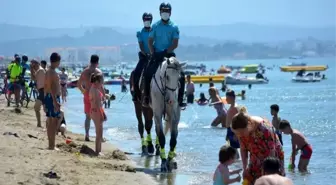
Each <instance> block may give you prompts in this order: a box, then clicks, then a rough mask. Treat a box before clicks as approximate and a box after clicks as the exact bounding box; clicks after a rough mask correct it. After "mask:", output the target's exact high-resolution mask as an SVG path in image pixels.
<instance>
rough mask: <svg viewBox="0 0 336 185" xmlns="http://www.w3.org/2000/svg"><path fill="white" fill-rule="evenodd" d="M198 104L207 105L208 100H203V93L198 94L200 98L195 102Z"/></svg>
mask: <svg viewBox="0 0 336 185" xmlns="http://www.w3.org/2000/svg"><path fill="white" fill-rule="evenodd" d="M197 103H198V104H208V103H209V101H208V99H206V98H205V95H204V93H200V98H199V99H198V100H197Z"/></svg>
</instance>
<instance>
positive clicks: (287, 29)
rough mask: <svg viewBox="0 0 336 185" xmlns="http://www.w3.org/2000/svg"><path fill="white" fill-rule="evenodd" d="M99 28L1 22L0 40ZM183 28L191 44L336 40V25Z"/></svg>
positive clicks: (125, 32) (127, 31) (75, 34)
mask: <svg viewBox="0 0 336 185" xmlns="http://www.w3.org/2000/svg"><path fill="white" fill-rule="evenodd" d="M97 28H98V27H81V28H57V29H48V28H38V27H30V26H20V25H12V24H0V42H4V41H13V40H21V39H35V38H45V37H60V36H64V35H68V36H70V37H81V36H83V35H84V34H85V32H87V31H89V30H93V29H97ZM105 28H106V27H105ZM106 29H110V30H114V31H115V33H116V32H119V33H120V34H123V35H126V36H128V37H130V39H132V40H135V32H136V30H137V29H135V28H134V29H129V28H121V27H110V28H106ZM180 31H181V34H182V35H184V38H186V42H187V43H189V42H191V41H187V40H189V38H188V37H190V39H193V42H198V43H202V44H209V43H214V42H217V41H219V40H238V41H242V42H277V41H284V40H294V39H297V38H307V37H313V38H316V39H319V40H333V41H334V40H336V39H335V32H336V28H335V26H331V27H324V28H302V27H294V26H270V25H256V24H248V23H236V24H225V25H218V26H180ZM117 35H118V34H116V36H117ZM193 37H194V38H193ZM195 37H197V38H195ZM187 38H188V39H187ZM191 43H192V42H191Z"/></svg>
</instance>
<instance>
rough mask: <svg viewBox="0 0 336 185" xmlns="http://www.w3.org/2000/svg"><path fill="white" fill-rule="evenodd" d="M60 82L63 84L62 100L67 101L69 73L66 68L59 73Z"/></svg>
mask: <svg viewBox="0 0 336 185" xmlns="http://www.w3.org/2000/svg"><path fill="white" fill-rule="evenodd" d="M59 77H60V84H61V92H62V101H63V103H64V102H66V96H67V83H68V75H67V74H66V73H65V68H62V72H61V73H60V74H59Z"/></svg>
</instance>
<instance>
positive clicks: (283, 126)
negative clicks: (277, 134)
mask: <svg viewBox="0 0 336 185" xmlns="http://www.w3.org/2000/svg"><path fill="white" fill-rule="evenodd" d="M279 129H280V131H281V132H283V133H284V134H286V135H291V136H292V156H291V164H290V166H291V168H292V169H294V168H295V156H296V154H297V152H298V151H299V150H301V156H300V161H299V165H298V168H299V171H300V172H307V167H308V164H309V160H310V158H311V156H312V154H313V148H312V146H311V145H310V144H309V143H308V141H307V139H306V137H305V136H304V135H303V134H302V133H301V132H299V131H298V130H296V129H292V127H291V125H290V123H289V122H288V121H287V120H281V121H280V124H279Z"/></svg>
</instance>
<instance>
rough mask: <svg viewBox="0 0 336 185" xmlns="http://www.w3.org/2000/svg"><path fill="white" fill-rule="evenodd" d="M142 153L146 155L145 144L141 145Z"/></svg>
mask: <svg viewBox="0 0 336 185" xmlns="http://www.w3.org/2000/svg"><path fill="white" fill-rule="evenodd" d="M141 148H142V155H148V150H147V147H146V146H145V145H142V147H141Z"/></svg>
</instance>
